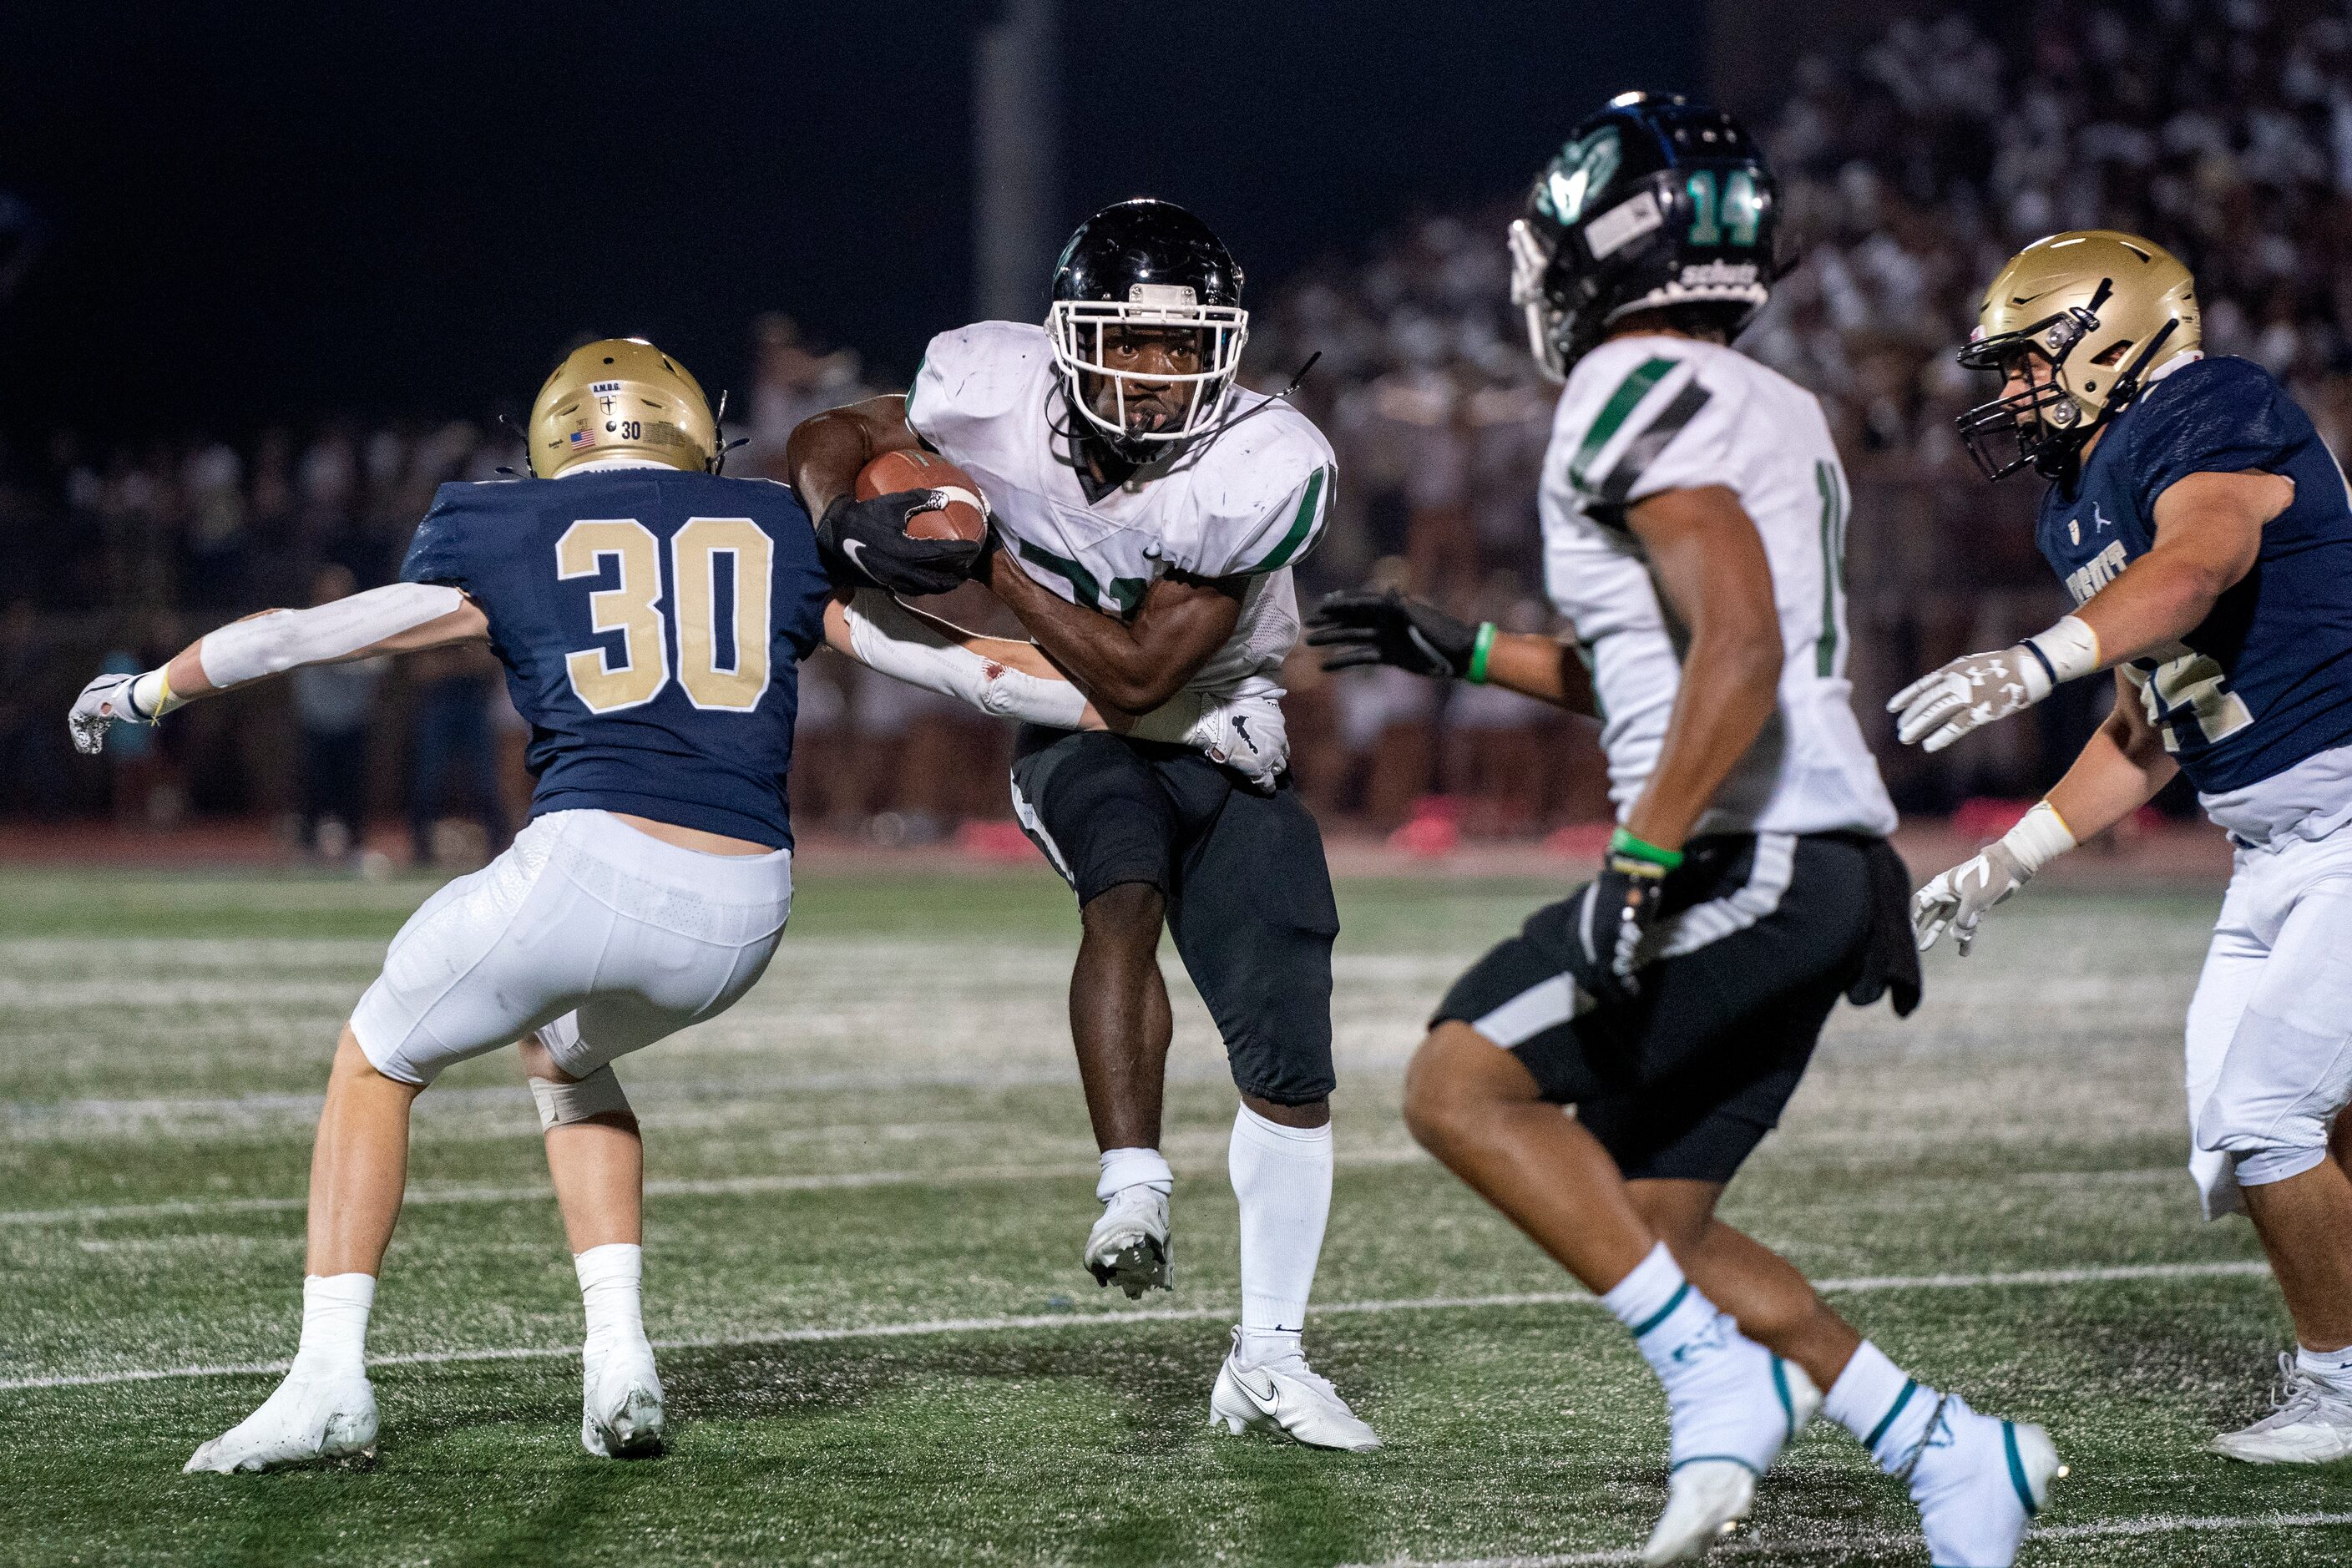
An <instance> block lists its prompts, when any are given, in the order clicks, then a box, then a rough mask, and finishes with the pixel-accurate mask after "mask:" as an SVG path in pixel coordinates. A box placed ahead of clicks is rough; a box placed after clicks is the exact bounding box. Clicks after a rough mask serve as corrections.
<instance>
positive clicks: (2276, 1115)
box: [2192, 1075, 2342, 1187]
mask: <svg viewBox="0 0 2352 1568" xmlns="http://www.w3.org/2000/svg"><path fill="white" fill-rule="evenodd" d="M2331 1099H2332V1097H2327V1096H2321V1095H2318V1094H2315V1093H2311V1092H2304V1093H2281V1092H2276V1091H2270V1092H2265V1091H2263V1089H2259V1088H2251V1089H2250V1088H2249V1087H2248V1086H2245V1085H2242V1084H2237V1083H2233V1082H2232V1081H2231V1079H2229V1078H2228V1077H2227V1076H2226V1075H2225V1076H2224V1077H2223V1079H2222V1081H2221V1084H2220V1085H2218V1086H2217V1087H2216V1088H2215V1089H2214V1090H2213V1092H2212V1093H2211V1094H2210V1096H2208V1097H2207V1099H2206V1100H2205V1103H2204V1104H2203V1105H2202V1106H2200V1107H2199V1109H2198V1111H2197V1114H2196V1116H2195V1117H2194V1118H2193V1119H2192V1121H2193V1122H2194V1125H2193V1128H2192V1131H2193V1133H2194V1135H2195V1142H2196V1145H2197V1147H2198V1148H2199V1149H2200V1150H2202V1151H2205V1152H2208V1153H2211V1154H2219V1155H2221V1156H2222V1157H2223V1158H2224V1159H2225V1160H2226V1161H2227V1162H2228V1163H2229V1165H2230V1167H2231V1171H2232V1173H2234V1175H2235V1176H2236V1178H2237V1184H2238V1185H2240V1186H2241V1187H2260V1186H2268V1185H2270V1184H2273V1183H2276V1182H2284V1181H2285V1180H2287V1179H2288V1178H2290V1177H2293V1176H2299V1175H2301V1174H2303V1173H2305V1171H2308V1170H2310V1169H2312V1168H2313V1167H2314V1166H2315V1165H2317V1164H2319V1163H2321V1162H2322V1161H2324V1160H2326V1158H2327V1157H2328V1149H2329V1144H2330V1141H2331V1137H2332V1135H2333V1133H2334V1131H2335V1127H2336V1114H2337V1112H2338V1111H2339V1110H2341V1109H2342V1107H2340V1106H2337V1105H2335V1104H2333V1103H2330V1100H2331Z"/></svg>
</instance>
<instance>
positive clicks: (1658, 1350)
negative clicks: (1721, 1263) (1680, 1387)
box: [1601, 1241, 1721, 1389]
mask: <svg viewBox="0 0 2352 1568" xmlns="http://www.w3.org/2000/svg"><path fill="white" fill-rule="evenodd" d="M1601 1305H1602V1306H1604V1307H1607V1308H1608V1309H1609V1310H1610V1311H1611V1312H1612V1313H1614V1314H1615V1315H1616V1318H1617V1321H1619V1322H1621V1323H1622V1324H1624V1325H1625V1327H1626V1329H1627V1330H1628V1331H1631V1332H1632V1334H1633V1342H1634V1343H1635V1344H1636V1345H1638V1346H1640V1347H1641V1351H1642V1356H1643V1360H1645V1361H1647V1362H1648V1363H1650V1370H1651V1371H1652V1372H1654V1373H1657V1374H1658V1381H1659V1382H1660V1383H1663V1384H1665V1385H1666V1386H1667V1387H1668V1388H1669V1389H1671V1388H1673V1387H1674V1386H1675V1383H1676V1381H1677V1380H1678V1379H1679V1378H1680V1377H1681V1376H1682V1375H1683V1374H1684V1373H1686V1372H1687V1371H1688V1370H1689V1369H1690V1368H1692V1367H1693V1366H1694V1365H1695V1364H1696V1363H1694V1362H1692V1361H1691V1359H1690V1358H1689V1357H1687V1356H1678V1355H1676V1354H1675V1352H1676V1351H1678V1350H1682V1349H1684V1348H1685V1346H1687V1345H1689V1344H1690V1343H1691V1342H1693V1341H1695V1340H1698V1339H1702V1338H1706V1339H1708V1340H1709V1341H1710V1342H1712V1341H1714V1340H1717V1339H1719V1338H1720V1332H1719V1331H1718V1330H1717V1327H1716V1320H1717V1318H1718V1317H1720V1316H1721V1314H1720V1313H1719V1312H1717V1310H1716V1306H1715V1303H1714V1302H1712V1301H1710V1300H1707V1299H1706V1297H1705V1296H1704V1295H1702V1294H1700V1293H1699V1289H1698V1287H1697V1286H1696V1285H1694V1284H1692V1283H1691V1282H1690V1281H1689V1280H1688V1279H1684V1278H1683V1269H1682V1265H1681V1264H1679V1263H1676V1262H1675V1255H1674V1254H1673V1253H1671V1252H1668V1251H1667V1250H1666V1244H1665V1243H1664V1242H1663V1241H1662V1242H1659V1243H1658V1244H1657V1245H1656V1246H1654V1247H1651V1248H1650V1255H1649V1256H1648V1257H1647V1258H1643V1259H1642V1261H1641V1262H1639V1263H1637V1264H1635V1265H1634V1266H1633V1272H1632V1273H1631V1274H1628V1275H1626V1276H1625V1278H1624V1279H1620V1280H1619V1281H1617V1283H1616V1285H1615V1286H1614V1287H1613V1288H1612V1289H1611V1290H1610V1292H1609V1294H1607V1295H1606V1296H1603V1297H1601Z"/></svg>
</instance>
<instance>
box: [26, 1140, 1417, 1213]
mask: <svg viewBox="0 0 2352 1568" xmlns="http://www.w3.org/2000/svg"><path fill="white" fill-rule="evenodd" d="M1428 1159H1429V1156H1428V1155H1426V1154H1424V1153H1423V1152H1421V1151H1420V1150H1418V1149H1374V1150H1368V1151H1365V1152H1361V1153H1355V1154H1343V1155H1341V1156H1340V1157H1339V1159H1338V1161H1337V1162H1336V1163H1337V1164H1338V1165H1339V1167H1340V1168H1341V1169H1359V1170H1361V1169H1381V1168H1385V1167H1388V1166H1393V1165H1418V1164H1422V1163H1426V1162H1427V1161H1428ZM1177 1169H1178V1170H1179V1171H1181V1172H1183V1173H1188V1174H1194V1175H1199V1174H1205V1173H1208V1172H1209V1170H1210V1167H1208V1166H1206V1165H1192V1164H1189V1163H1187V1164H1181V1165H1179V1166H1178V1167H1177ZM1216 1169H1218V1170H1223V1162H1219V1163H1218V1164H1217V1166H1216ZM1097 1174H1099V1172H1098V1170H1097V1167H1095V1166H1093V1165H978V1166H962V1167H950V1168H947V1169H942V1170H937V1171H835V1172H820V1173H813V1174H808V1175H790V1176H782V1175H780V1176H704V1177H691V1178H687V1177H680V1178H677V1179H673V1180H668V1181H650V1182H647V1183H646V1196H647V1197H649V1198H707V1197H730V1196H737V1195H741V1194H758V1193H831V1192H852V1191H856V1190H859V1189H862V1188H866V1187H920V1186H940V1185H952V1184H957V1183H961V1182H1028V1181H1065V1180H1069V1179H1073V1178H1077V1177H1084V1178H1086V1179H1087V1180H1089V1181H1091V1180H1092V1179H1093V1178H1094V1177H1095V1176H1097ZM554 1196H555V1189H554V1188H553V1187H552V1186H551V1185H549V1184H546V1183H543V1182H542V1183H541V1184H537V1185H535V1186H523V1187H422V1188H414V1189H411V1190H410V1192H409V1193H408V1195H407V1196H406V1197H405V1198H404V1199H403V1200H402V1202H403V1206H404V1207H408V1208H420V1207H421V1208H432V1207H437V1206H443V1205H455V1204H520V1203H546V1202H550V1201H551V1200H552V1199H553V1198H554ZM309 1207H310V1199H308V1198H307V1197H302V1198H295V1197H251V1198H168V1199H164V1200H163V1201H161V1202H157V1203H152V1204H100V1205H89V1206H87V1207H71V1208H56V1209H0V1226H64V1225H82V1224H95V1223H98V1222H100V1221H104V1220H129V1219H173V1218H182V1217H188V1216H196V1215H239V1214H299V1213H300V1212H301V1211H303V1210H305V1209H307V1208H309Z"/></svg>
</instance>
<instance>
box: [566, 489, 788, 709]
mask: <svg viewBox="0 0 2352 1568" xmlns="http://www.w3.org/2000/svg"><path fill="white" fill-rule="evenodd" d="M775 549H776V546H775V542H774V541H773V540H772V539H770V538H769V537H768V536H767V535H766V534H765V533H764V532H762V531H761V530H760V527H759V525H758V524H757V523H755V522H753V521H751V519H749V518H744V517H697V518H689V519H688V520H687V522H686V524H685V526H683V527H682V528H680V529H679V530H678V531H677V532H676V533H674V534H672V535H670V541H669V594H668V605H669V610H668V614H667V616H666V615H665V614H664V613H663V602H664V596H663V592H662V587H663V584H662V559H661V556H662V551H661V542H660V541H659V540H657V539H656V538H655V537H654V533H653V530H651V529H649V528H647V527H646V525H645V524H643V523H641V522H639V521H636V520H635V518H627V517H622V518H589V519H583V521H579V522H575V523H573V524H572V526H571V527H570V528H567V529H565V530H564V531H563V537H562V538H561V539H559V540H557V541H556V542H555V575H556V576H557V578H558V579H559V580H562V581H564V582H570V581H572V580H573V579H574V578H580V577H594V578H601V577H603V576H604V575H605V573H606V565H605V563H607V562H610V563H613V574H612V575H613V586H611V587H609V588H599V589H596V590H595V591H593V592H592V593H591V594H590V595H588V624H589V626H590V627H591V628H592V629H593V630H594V631H595V632H596V633H598V634H599V635H600V636H601V635H606V634H610V633H614V632H618V633H619V634H620V635H621V646H620V647H619V648H618V649H617V650H615V649H614V648H612V647H589V648H582V649H580V650H579V651H577V652H575V653H572V654H568V655H566V656H565V658H564V661H563V665H564V668H565V670H566V671H567V672H568V673H569V674H570V676H571V678H572V693H573V695H575V696H577V697H578V698H579V699H580V700H581V702H582V704H583V705H584V706H585V707H586V708H587V710H589V711H590V712H591V713H615V712H618V711H620V710H622V709H625V708H636V707H640V706H642V705H644V704H645V703H647V702H651V701H652V700H654V699H655V698H656V697H658V696H660V695H661V693H662V689H663V688H664V687H666V686H667V685H668V684H669V680H670V643H671V637H670V635H669V634H670V631H671V628H672V626H675V628H676V630H677V639H676V641H677V681H678V684H679V685H680V686H681V687H683V688H685V689H686V696H687V700H688V701H689V702H692V703H693V704H694V705H695V706H696V707H697V708H701V709H713V710H720V711H724V712H732V713H749V712H751V710H753V709H755V708H757V707H759V706H760V699H761V697H762V696H764V695H765V694H766V692H767V689H768V593H769V588H768V584H769V583H770V581H771V579H772V575H773V567H774V563H775Z"/></svg>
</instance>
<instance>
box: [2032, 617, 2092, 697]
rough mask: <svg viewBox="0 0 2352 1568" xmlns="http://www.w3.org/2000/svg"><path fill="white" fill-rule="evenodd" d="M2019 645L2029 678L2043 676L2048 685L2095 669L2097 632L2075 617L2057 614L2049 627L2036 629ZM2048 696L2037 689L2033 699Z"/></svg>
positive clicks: (2080, 676) (2084, 674) (2055, 684)
mask: <svg viewBox="0 0 2352 1568" xmlns="http://www.w3.org/2000/svg"><path fill="white" fill-rule="evenodd" d="M2018 646H2019V647H2023V648H2024V649H2026V650H2027V651H2026V660H2027V667H2028V671H2029V674H2028V679H2029V680H2031V679H2032V676H2034V675H2046V676H2048V677H2049V678H2050V684H2051V685H2053V686H2060V685H2063V684H2064V683H2065V682H2067V681H2069V680H2080V679H2082V678H2083V677H2084V676H2086V675H2095V674H2096V673H2097V672H2098V668H2099V634H2098V633H2096V632H2095V631H2093V630H2092V629H2091V628H2090V626H2088V625H2087V624H2086V623H2084V621H2082V620H2081V619H2079V618H2078V617H2076V616H2060V617H2059V618H2058V620H2057V621H2056V623H2055V624H2053V626H2051V627H2050V629H2049V630H2047V631H2042V632H2036V633H2034V634H2033V635H2032V637H2027V638H2026V639H2025V640H2024V641H2023V642H2022V643H2021V644H2019V645H2018ZM2048 695H2049V693H2048V692H2047V691H2046V690H2045V691H2037V692H2035V693H2034V694H2033V698H2034V700H2035V701H2037V702H2038V701H2040V700H2042V698H2044V697H2046V696H2048Z"/></svg>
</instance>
